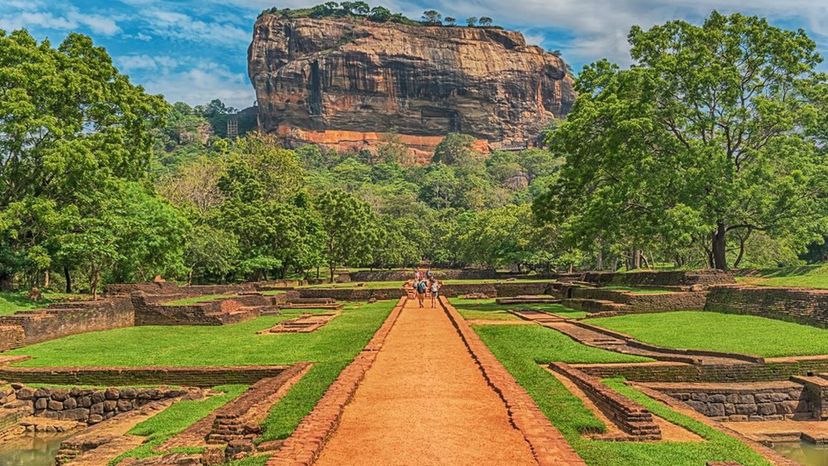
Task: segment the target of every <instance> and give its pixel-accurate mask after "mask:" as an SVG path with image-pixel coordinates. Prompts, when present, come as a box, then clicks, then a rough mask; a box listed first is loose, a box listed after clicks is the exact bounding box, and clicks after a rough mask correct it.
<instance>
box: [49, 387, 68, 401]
mask: <svg viewBox="0 0 828 466" xmlns="http://www.w3.org/2000/svg"><path fill="white" fill-rule="evenodd" d="M68 396H69V392H68V391H67V390H52V399H53V400H55V401H65V400H66V398H67V397H68Z"/></svg>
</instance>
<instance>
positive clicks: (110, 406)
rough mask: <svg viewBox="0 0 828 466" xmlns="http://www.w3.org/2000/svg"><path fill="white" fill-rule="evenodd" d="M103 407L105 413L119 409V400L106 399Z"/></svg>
mask: <svg viewBox="0 0 828 466" xmlns="http://www.w3.org/2000/svg"><path fill="white" fill-rule="evenodd" d="M103 409H104V412H105V413H111V412H113V411H115V410H117V409H118V402H117V401H115V400H106V401H104V402H103Z"/></svg>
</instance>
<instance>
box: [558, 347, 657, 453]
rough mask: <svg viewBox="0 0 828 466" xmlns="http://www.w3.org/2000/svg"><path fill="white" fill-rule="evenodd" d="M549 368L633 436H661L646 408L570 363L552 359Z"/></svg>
mask: <svg viewBox="0 0 828 466" xmlns="http://www.w3.org/2000/svg"><path fill="white" fill-rule="evenodd" d="M549 368H550V369H552V370H553V371H555V372H557V373H559V374H561V375H563V376H564V377H567V378H568V379H570V380H572V382H574V383H575V385H577V386H578V387H579V388H580V389H581V390H583V391H584V393H586V395H587V396H588V397H589V398H590V399H591V400H592V401H593V402H594V403H595V405H596V406H598V408H599V409H600V410H601V411H602V412H603V413H604V414H605V415H606V416H607V417H608V418H610V419H611V420H612V421H613V423H614V424H616V425H617V426H618V427H619V428H621V430H623V431H624V432H625V433H626V434H628V435H630V436H631V437H633V438H634V439H635V440H661V429H660V428H659V427H658V425H657V424H656V423H655V421H654V420H653V415H652V413H650V411H649V410H647V408H645V407H643V406H641V405H640V404H638V403H636V402H635V401H633V400H631V399H629V398H627V397H625V396H623V395H621V394H620V393H617V392H616V391H615V390H612V389H611V388H609V387H607V386H606V385H604V384H603V383H601V381H600V380H598V379H596V378H593V377H590V376H589V375H587V374H586V373H584V372H583V371H580V370H578V369H576V368H574V367H572V366H570V365H569V364H565V363H558V362H554V363H551V364H550V365H549Z"/></svg>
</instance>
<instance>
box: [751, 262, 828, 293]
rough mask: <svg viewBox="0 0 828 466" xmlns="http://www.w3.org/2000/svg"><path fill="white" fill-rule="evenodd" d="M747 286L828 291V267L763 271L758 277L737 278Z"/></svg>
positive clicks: (802, 267) (785, 268) (817, 266)
mask: <svg viewBox="0 0 828 466" xmlns="http://www.w3.org/2000/svg"><path fill="white" fill-rule="evenodd" d="M736 281H738V282H739V283H743V284H745V285H758V286H787V287H800V288H821V289H828V265H806V266H801V267H783V268H779V269H771V270H761V271H759V273H758V274H756V275H751V276H747V277H736Z"/></svg>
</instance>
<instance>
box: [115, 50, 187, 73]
mask: <svg viewBox="0 0 828 466" xmlns="http://www.w3.org/2000/svg"><path fill="white" fill-rule="evenodd" d="M115 62H116V63H117V64H118V65H119V66H120V68H121V69H122V70H123V71H126V72H127V73H132V72H135V71H158V70H163V71H167V70H171V69H175V68H177V67H178V66H179V65H181V61H180V60H179V59H178V58H175V57H171V56H169V55H147V54H140V55H124V56H120V57H116V58H115Z"/></svg>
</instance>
